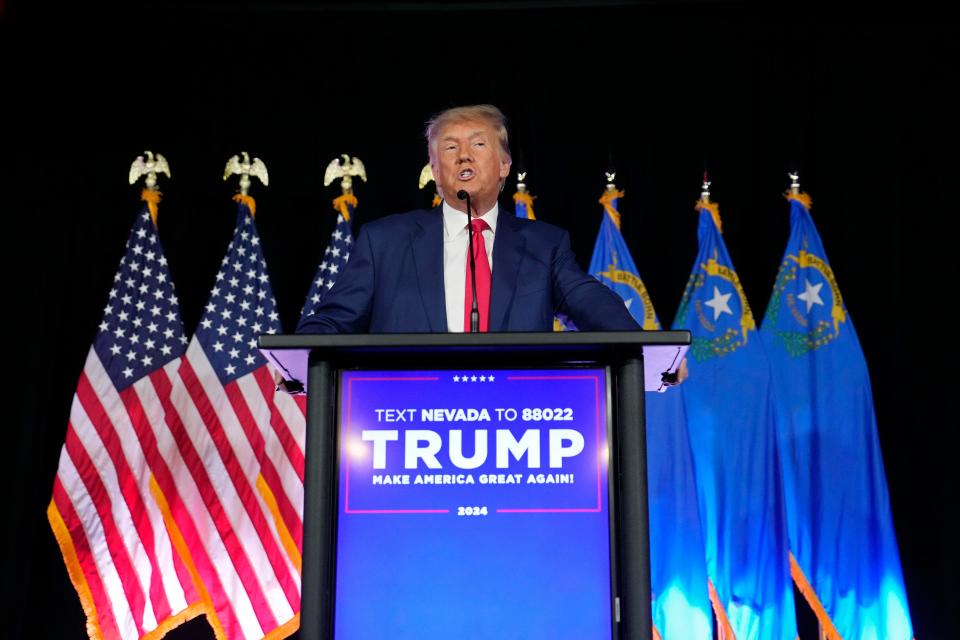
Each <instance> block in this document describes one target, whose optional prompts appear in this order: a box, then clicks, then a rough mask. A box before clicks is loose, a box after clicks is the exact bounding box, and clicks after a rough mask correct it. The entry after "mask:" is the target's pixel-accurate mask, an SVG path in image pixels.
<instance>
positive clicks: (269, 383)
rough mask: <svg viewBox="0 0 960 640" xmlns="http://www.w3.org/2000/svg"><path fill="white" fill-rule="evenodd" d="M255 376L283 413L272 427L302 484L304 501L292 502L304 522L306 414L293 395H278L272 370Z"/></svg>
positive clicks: (275, 417)
mask: <svg viewBox="0 0 960 640" xmlns="http://www.w3.org/2000/svg"><path fill="white" fill-rule="evenodd" d="M254 376H255V377H256V380H257V384H258V385H259V387H260V392H261V393H262V394H263V397H264V399H265V400H266V401H267V403H268V404H270V405H271V406H275V407H276V408H278V409H279V414H277V413H276V412H274V413H272V414H271V416H270V426H271V428H272V429H273V431H274V433H276V434H277V439H278V440H279V441H280V444H281V446H282V447H283V451H284V453H285V454H286V457H287V461H288V462H287V464H289V465H290V468H291V470H292V471H293V473H294V474H296V476H297V479H298V480H299V481H300V487H301V489H300V491H301V496H300V499H299V500H298V499H296V497H293V498H291V500H292V501H293V504H294V505H296V508H297V515H298V516H300V518H303V495H302V492H303V469H304V465H303V447H304V432H305V429H304V425H303V418H302V415H303V414H300V413H299V410H298V409H297V407H296V404H295V403H294V401H293V399H292V398H291V396H290V395H289V394H287V393H283V392H279V393H278V392H277V391H276V384H275V383H274V378H273V369H272V368H270V367H260V368H259V369H257V370H256V371H254ZM278 466H281V465H278ZM282 466H285V465H282ZM291 495H293V494H291Z"/></svg>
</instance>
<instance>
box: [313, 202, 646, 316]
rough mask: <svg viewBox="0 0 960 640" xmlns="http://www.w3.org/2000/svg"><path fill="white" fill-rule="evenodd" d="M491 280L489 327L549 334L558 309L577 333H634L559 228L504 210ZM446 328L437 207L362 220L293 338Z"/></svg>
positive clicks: (620, 303) (614, 299)
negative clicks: (339, 269)
mask: <svg viewBox="0 0 960 640" xmlns="http://www.w3.org/2000/svg"><path fill="white" fill-rule="evenodd" d="M464 224H466V221H464ZM492 277H493V283H492V288H491V292H490V331H551V330H552V329H553V317H554V314H555V313H557V312H559V313H562V314H564V315H566V316H568V317H570V318H571V319H572V320H573V322H574V323H575V324H576V326H577V327H578V328H579V329H581V330H587V331H589V330H593V331H598V330H633V331H635V330H638V329H639V328H640V327H639V326H638V325H637V323H636V322H635V321H634V319H633V317H632V316H631V315H630V313H629V312H628V311H627V309H626V307H625V306H624V304H623V300H621V299H620V297H619V296H618V295H617V294H615V293H614V292H613V291H611V290H610V289H608V288H607V287H606V286H604V285H603V284H602V283H601V282H600V281H598V280H597V279H595V278H593V277H591V276H589V275H587V274H586V273H584V272H583V270H582V269H581V268H580V267H579V266H578V265H577V263H576V261H575V260H574V256H573V251H572V250H571V249H570V236H569V234H567V232H566V231H564V230H563V229H560V228H558V227H555V226H553V225H550V224H547V223H545V222H540V221H537V220H525V219H521V218H517V217H515V216H512V215H509V214H508V213H507V212H505V211H503V209H502V208H501V213H500V216H499V217H498V220H497V230H496V240H495V241H494V243H493V271H492ZM446 331H447V317H446V305H445V303H444V286H443V213H442V210H441V208H440V207H437V208H436V209H433V210H419V211H411V212H410V213H403V214H398V215H392V216H387V217H386V218H381V219H379V220H376V221H373V222H370V223H368V224H365V225H364V226H363V228H362V229H361V231H360V234H359V236H358V237H357V239H356V242H355V243H354V247H353V250H352V251H351V254H350V260H349V262H348V264H347V267H346V268H345V269H344V271H343V273H341V274H340V276H339V277H338V278H337V279H336V282H335V284H334V285H333V287H332V288H331V289H330V290H329V291H327V293H326V295H325V296H324V297H323V300H322V301H321V303H320V305H319V307H318V308H317V310H316V313H315V314H314V315H312V316H309V317H307V318H306V319H304V320H302V321H301V322H300V325H299V326H298V327H297V333H368V332H369V333H431V332H433V333H444V332H446Z"/></svg>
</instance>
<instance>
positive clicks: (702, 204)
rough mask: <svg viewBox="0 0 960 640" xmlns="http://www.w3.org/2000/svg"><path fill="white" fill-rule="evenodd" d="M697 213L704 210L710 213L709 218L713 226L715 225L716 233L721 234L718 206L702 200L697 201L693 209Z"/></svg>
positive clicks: (721, 225) (721, 224) (721, 227)
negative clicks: (711, 219)
mask: <svg viewBox="0 0 960 640" xmlns="http://www.w3.org/2000/svg"><path fill="white" fill-rule="evenodd" d="M693 208H694V209H696V210H697V211H700V210H701V209H706V210H707V211H709V212H710V217H711V218H713V224H715V225H717V231H719V232H720V233H723V223H722V222H721V221H720V205H719V204H717V203H716V202H707V201H704V200H697V204H696V205H694V207H693Z"/></svg>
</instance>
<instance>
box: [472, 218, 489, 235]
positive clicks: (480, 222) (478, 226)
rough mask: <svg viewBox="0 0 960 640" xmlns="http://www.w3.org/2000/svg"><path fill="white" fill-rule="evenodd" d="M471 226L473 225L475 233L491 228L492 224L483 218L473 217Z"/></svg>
mask: <svg viewBox="0 0 960 640" xmlns="http://www.w3.org/2000/svg"><path fill="white" fill-rule="evenodd" d="M470 226H471V227H473V232H474V233H483V232H484V231H486V230H487V229H489V228H490V225H488V224H487V221H486V220H484V219H483V218H471V219H470Z"/></svg>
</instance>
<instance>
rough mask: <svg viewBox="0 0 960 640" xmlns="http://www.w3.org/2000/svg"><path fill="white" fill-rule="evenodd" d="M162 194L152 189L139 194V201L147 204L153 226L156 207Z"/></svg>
mask: <svg viewBox="0 0 960 640" xmlns="http://www.w3.org/2000/svg"><path fill="white" fill-rule="evenodd" d="M161 196H163V194H162V193H160V192H159V191H154V190H152V189H144V190H143V191H141V192H140V199H141V200H143V201H144V202H146V203H147V208H148V209H149V210H150V218H151V219H152V220H153V226H157V205H158V204H160V200H161V199H162V197H161Z"/></svg>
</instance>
